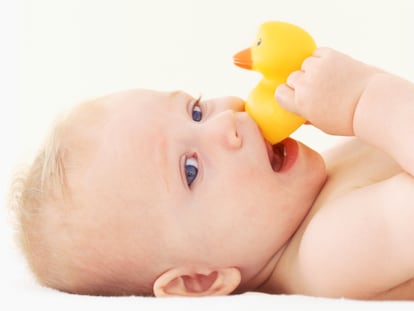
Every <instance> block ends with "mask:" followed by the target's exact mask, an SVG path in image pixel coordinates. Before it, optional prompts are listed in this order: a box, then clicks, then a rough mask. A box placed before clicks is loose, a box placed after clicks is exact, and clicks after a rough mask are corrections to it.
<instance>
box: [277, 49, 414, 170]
mask: <svg viewBox="0 0 414 311" xmlns="http://www.w3.org/2000/svg"><path fill="white" fill-rule="evenodd" d="M276 96H277V99H278V101H279V103H280V104H281V105H282V106H284V107H285V108H287V109H288V110H291V111H293V112H295V113H297V114H300V115H302V116H304V117H305V118H307V119H308V120H309V121H310V122H311V123H312V124H313V125H315V126H316V127H318V128H320V129H322V130H323V131H325V132H327V133H330V134H334V135H356V136H357V137H359V138H360V139H362V140H364V141H366V142H367V143H369V144H371V145H374V146H376V147H378V148H380V149H382V150H383V151H385V152H387V153H388V154H389V155H390V156H392V157H393V158H394V159H395V160H396V161H397V162H398V163H399V164H400V165H401V166H402V167H403V169H404V170H406V171H407V172H408V173H409V174H411V175H413V176H414V156H413V155H414V144H413V143H412V142H413V137H414V84H412V83H410V82H408V81H405V80H403V79H401V78H399V77H396V76H394V75H391V74H389V73H385V72H384V71H382V70H379V69H377V68H374V67H371V66H368V65H366V64H364V63H361V62H359V61H356V60H354V59H352V58H350V57H348V56H346V55H344V54H342V53H339V52H337V51H334V50H332V49H328V48H321V49H318V50H316V51H315V53H314V55H313V56H311V57H309V58H307V59H306V60H305V61H304V62H303V64H302V70H300V71H296V72H293V73H292V74H291V75H290V76H289V78H288V81H287V84H286V85H282V86H280V87H279V88H278V89H277V92H276Z"/></svg>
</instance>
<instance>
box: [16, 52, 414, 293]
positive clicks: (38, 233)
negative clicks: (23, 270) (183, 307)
mask: <svg viewBox="0 0 414 311" xmlns="http://www.w3.org/2000/svg"><path fill="white" fill-rule="evenodd" d="M276 96H277V99H278V101H279V102H280V103H281V104H282V105H283V106H284V107H285V108H287V109H289V110H291V111H293V112H295V113H297V114H300V115H302V116H303V117H305V118H306V119H307V120H309V122H310V123H311V124H313V125H314V126H316V127H318V128H320V129H321V130H323V131H325V132H327V133H329V134H333V135H346V136H355V137H356V138H355V139H350V140H349V141H346V142H345V143H344V144H341V145H338V146H336V147H335V148H334V149H332V150H331V151H329V152H328V153H326V154H325V155H323V156H321V155H319V154H318V153H317V152H315V151H314V150H312V149H310V148H308V147H306V146H305V145H303V144H302V143H300V142H298V141H295V140H293V139H290V138H288V139H286V140H284V141H283V142H282V143H280V144H278V145H275V146H271V145H270V144H269V143H267V142H266V141H265V140H264V139H263V136H262V135H261V132H260V130H259V129H258V127H257V126H256V124H255V123H254V122H253V121H252V119H251V118H250V117H249V116H248V115H247V113H246V112H244V111H243V106H244V103H243V101H242V100H240V99H238V98H234V97H225V98H219V99H212V100H201V99H200V98H193V97H191V96H189V95H188V94H186V93H183V92H172V93H161V92H156V91H150V90H129V91H125V92H120V93H116V94H112V95H109V96H105V97H102V98H98V99H96V100H93V101H90V102H87V103H83V104H81V105H79V106H78V107H76V108H75V109H74V110H73V111H72V112H71V113H70V114H69V115H68V116H67V117H65V118H64V120H62V121H61V122H60V123H59V124H58V125H57V126H56V128H55V129H54V131H53V133H52V136H51V138H50V139H49V140H48V142H47V144H46V146H45V148H44V149H43V150H42V151H41V152H40V154H39V155H38V157H37V158H36V160H35V161H34V163H33V165H32V167H31V169H30V170H29V172H28V174H27V176H25V178H24V179H22V180H21V183H20V186H21V187H20V188H21V189H20V190H19V191H20V192H18V194H19V195H18V202H17V203H18V204H17V206H18V207H17V212H18V213H17V214H18V220H19V223H20V228H19V235H20V242H21V245H22V248H23V250H24V254H25V256H26V257H27V260H28V263H29V265H30V268H31V270H32V271H33V272H34V274H35V276H36V277H37V279H38V280H39V282H40V283H41V284H43V285H45V286H49V287H52V288H56V289H58V290H62V291H65V292H70V293H78V294H94V295H131V294H132V295H155V296H176V295H180V296H204V295H226V294H231V293H242V292H245V291H260V292H267V293H285V294H303V295H315V296H323V297H348V298H355V299H414V226H413V223H414V177H413V176H414V143H413V137H414V122H413V120H414V85H413V84H411V83H409V82H407V81H405V80H402V79H400V78H398V77H396V76H393V75H391V74H388V73H385V72H383V71H381V70H379V69H377V68H374V67H371V66H368V65H366V64H363V63H361V62H358V61H356V60H354V59H352V58H350V57H348V56H346V55H343V54H341V53H339V52H337V51H334V50H332V49H328V48H321V49H318V50H317V51H316V52H315V53H314V55H313V56H311V57H309V58H307V59H306V60H305V61H304V63H303V66H302V70H301V71H297V72H294V73H292V74H291V75H290V76H289V79H288V81H287V83H286V84H285V85H283V86H281V87H279V88H278V89H277V92H276ZM275 127H277V124H275Z"/></svg>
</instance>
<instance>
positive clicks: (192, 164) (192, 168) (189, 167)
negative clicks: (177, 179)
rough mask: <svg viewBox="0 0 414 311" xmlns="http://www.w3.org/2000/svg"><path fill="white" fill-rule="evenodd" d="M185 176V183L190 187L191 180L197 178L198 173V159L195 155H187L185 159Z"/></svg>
mask: <svg viewBox="0 0 414 311" xmlns="http://www.w3.org/2000/svg"><path fill="white" fill-rule="evenodd" d="M184 166H185V168H184V169H185V177H186V179H187V184H188V186H189V187H191V184H192V183H193V181H194V180H195V179H196V178H197V174H198V160H197V158H196V157H194V156H193V157H188V158H186V159H185V164H184Z"/></svg>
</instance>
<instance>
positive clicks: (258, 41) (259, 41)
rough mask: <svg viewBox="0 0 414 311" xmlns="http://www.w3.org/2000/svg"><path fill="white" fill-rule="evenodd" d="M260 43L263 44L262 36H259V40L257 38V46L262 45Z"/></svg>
mask: <svg viewBox="0 0 414 311" xmlns="http://www.w3.org/2000/svg"><path fill="white" fill-rule="evenodd" d="M260 44H262V38H259V40H257V43H256V45H257V46H260Z"/></svg>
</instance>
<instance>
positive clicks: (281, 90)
mask: <svg viewBox="0 0 414 311" xmlns="http://www.w3.org/2000/svg"><path fill="white" fill-rule="evenodd" d="M286 88H287V86H286V85H285V84H281V85H279V86H278V88H277V89H276V94H275V95H276V101H277V102H278V103H279V104H282V103H284V102H285V101H286Z"/></svg>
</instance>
